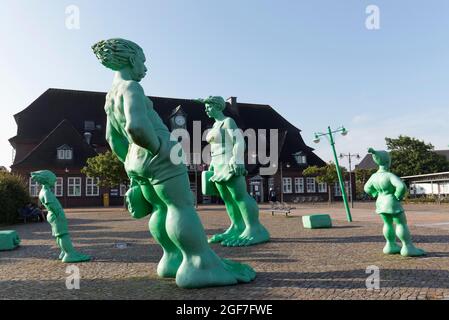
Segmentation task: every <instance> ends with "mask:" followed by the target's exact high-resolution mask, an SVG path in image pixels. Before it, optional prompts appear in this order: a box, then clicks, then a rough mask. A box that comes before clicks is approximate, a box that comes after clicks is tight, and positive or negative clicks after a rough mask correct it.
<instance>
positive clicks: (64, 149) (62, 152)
mask: <svg viewBox="0 0 449 320" xmlns="http://www.w3.org/2000/svg"><path fill="white" fill-rule="evenodd" d="M57 151H58V152H57V155H56V156H57V158H58V160H72V159H73V149H72V148H70V147H69V146H67V145H63V146H61V147H59V148H58V149H57Z"/></svg>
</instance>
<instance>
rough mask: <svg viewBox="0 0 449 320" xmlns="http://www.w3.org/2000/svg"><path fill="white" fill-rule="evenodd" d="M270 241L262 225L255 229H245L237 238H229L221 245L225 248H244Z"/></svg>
mask: <svg viewBox="0 0 449 320" xmlns="http://www.w3.org/2000/svg"><path fill="white" fill-rule="evenodd" d="M269 240H270V234H269V233H268V231H267V229H265V227H264V226H263V225H259V227H257V228H246V230H245V231H244V232H243V233H242V234H241V235H240V236H238V237H234V238H230V239H228V240H225V241H223V242H222V243H221V244H222V245H223V246H226V247H244V246H252V245H255V244H259V243H264V242H267V241H269Z"/></svg>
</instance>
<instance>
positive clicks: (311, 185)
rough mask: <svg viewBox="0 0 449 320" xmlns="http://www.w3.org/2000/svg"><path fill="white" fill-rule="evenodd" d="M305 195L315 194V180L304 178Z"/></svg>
mask: <svg viewBox="0 0 449 320" xmlns="http://www.w3.org/2000/svg"><path fill="white" fill-rule="evenodd" d="M306 189H307V193H316V179H315V178H306Z"/></svg>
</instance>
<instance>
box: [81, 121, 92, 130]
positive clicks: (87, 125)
mask: <svg viewBox="0 0 449 320" xmlns="http://www.w3.org/2000/svg"><path fill="white" fill-rule="evenodd" d="M94 130H95V121H84V131H94Z"/></svg>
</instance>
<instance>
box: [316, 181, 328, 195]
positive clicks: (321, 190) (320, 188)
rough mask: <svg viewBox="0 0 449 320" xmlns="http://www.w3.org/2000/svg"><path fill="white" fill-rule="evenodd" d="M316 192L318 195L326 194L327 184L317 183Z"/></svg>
mask: <svg viewBox="0 0 449 320" xmlns="http://www.w3.org/2000/svg"><path fill="white" fill-rule="evenodd" d="M318 192H319V193H326V192H327V183H326V182H320V183H318Z"/></svg>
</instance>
